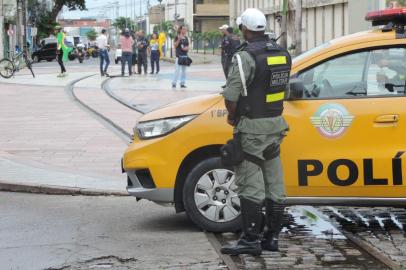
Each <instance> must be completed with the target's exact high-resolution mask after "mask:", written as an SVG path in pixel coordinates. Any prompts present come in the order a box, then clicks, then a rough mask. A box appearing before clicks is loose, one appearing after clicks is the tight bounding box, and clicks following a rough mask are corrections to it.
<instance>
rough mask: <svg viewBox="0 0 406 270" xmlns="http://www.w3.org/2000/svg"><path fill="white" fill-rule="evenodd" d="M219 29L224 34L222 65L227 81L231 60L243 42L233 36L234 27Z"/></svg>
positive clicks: (226, 26)
mask: <svg viewBox="0 0 406 270" xmlns="http://www.w3.org/2000/svg"><path fill="white" fill-rule="evenodd" d="M219 29H220V31H221V32H222V33H223V40H222V42H221V65H222V66H223V71H224V76H225V77H226V79H227V77H228V72H229V70H230V66H231V60H232V58H233V55H234V53H235V52H236V51H237V49H238V48H239V46H240V44H241V42H240V38H239V37H238V36H236V35H234V34H233V32H234V29H233V28H232V27H229V26H228V25H226V24H225V25H223V26H221V27H219Z"/></svg>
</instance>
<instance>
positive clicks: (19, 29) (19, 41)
mask: <svg viewBox="0 0 406 270" xmlns="http://www.w3.org/2000/svg"><path fill="white" fill-rule="evenodd" d="M22 9H23V7H22V0H17V31H16V37H17V41H16V45H18V47H19V48H20V49H21V48H22V45H23V41H22V34H23V32H22V28H23V13H22ZM13 51H14V49H13Z"/></svg>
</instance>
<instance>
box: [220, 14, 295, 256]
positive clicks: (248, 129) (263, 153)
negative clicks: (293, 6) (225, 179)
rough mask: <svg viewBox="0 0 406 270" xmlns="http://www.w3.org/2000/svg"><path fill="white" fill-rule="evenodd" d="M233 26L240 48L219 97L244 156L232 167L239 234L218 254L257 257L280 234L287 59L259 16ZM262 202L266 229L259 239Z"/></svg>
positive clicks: (271, 247) (272, 247)
mask: <svg viewBox="0 0 406 270" xmlns="http://www.w3.org/2000/svg"><path fill="white" fill-rule="evenodd" d="M239 22H240V23H241V24H242V26H241V29H242V33H243V35H244V38H245V40H246V43H244V45H243V46H242V47H241V48H240V50H239V51H238V52H237V53H236V54H235V55H234V57H233V63H232V66H231V68H230V72H229V76H228V78H227V83H226V88H225V90H224V92H223V96H224V99H225V104H226V107H227V110H228V118H227V122H228V124H230V125H232V126H233V127H234V138H235V140H238V141H239V143H240V145H241V148H242V151H243V152H244V156H245V160H243V161H242V162H241V163H239V164H236V166H235V184H236V185H237V187H238V190H237V192H238V196H239V198H240V206H241V218H242V231H243V233H242V235H241V237H240V239H239V241H238V242H237V243H235V244H232V245H225V246H223V248H222V249H221V252H222V253H224V254H230V255H238V254H252V255H260V254H261V252H262V249H264V250H270V251H276V250H278V236H279V232H280V231H281V229H282V220H283V213H284V201H285V189H284V180H283V170H282V164H281V159H280V155H279V153H280V150H279V149H280V144H281V143H282V140H283V138H284V137H285V136H286V133H287V131H288V124H287V123H286V121H285V120H284V118H283V116H282V112H283V99H284V95H285V90H286V87H287V84H288V80H289V74H290V69H291V57H290V55H289V53H288V52H287V51H286V50H284V49H282V48H281V47H280V46H279V45H277V44H276V43H275V42H274V41H273V40H270V39H269V38H268V36H266V35H265V27H266V25H267V21H266V18H265V15H264V14H263V13H262V12H261V11H259V10H257V9H247V10H246V11H245V12H244V13H243V14H242V15H241V18H239V19H238V20H237V24H240V23H239ZM264 202H265V206H266V223H267V228H268V229H267V231H266V232H265V233H264V238H263V239H262V240H260V234H261V232H262V227H263V223H264V221H263V216H262V213H261V211H262V206H263V203H264Z"/></svg>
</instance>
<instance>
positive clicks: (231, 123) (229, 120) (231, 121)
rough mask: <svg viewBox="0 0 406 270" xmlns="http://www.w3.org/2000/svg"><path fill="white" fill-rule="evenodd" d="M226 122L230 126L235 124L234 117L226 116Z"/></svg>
mask: <svg viewBox="0 0 406 270" xmlns="http://www.w3.org/2000/svg"><path fill="white" fill-rule="evenodd" d="M227 123H228V124H229V125H230V126H233V127H234V126H235V119H230V118H228V117H227Z"/></svg>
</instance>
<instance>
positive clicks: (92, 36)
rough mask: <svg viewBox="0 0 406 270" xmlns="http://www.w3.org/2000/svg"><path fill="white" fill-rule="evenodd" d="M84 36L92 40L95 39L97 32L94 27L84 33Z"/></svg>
mask: <svg viewBox="0 0 406 270" xmlns="http://www.w3.org/2000/svg"><path fill="white" fill-rule="evenodd" d="M86 36H87V38H88V39H89V40H90V41H94V40H96V38H97V36H98V34H97V32H96V31H95V30H94V29H92V30H90V31H88V32H87V33H86Z"/></svg>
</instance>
